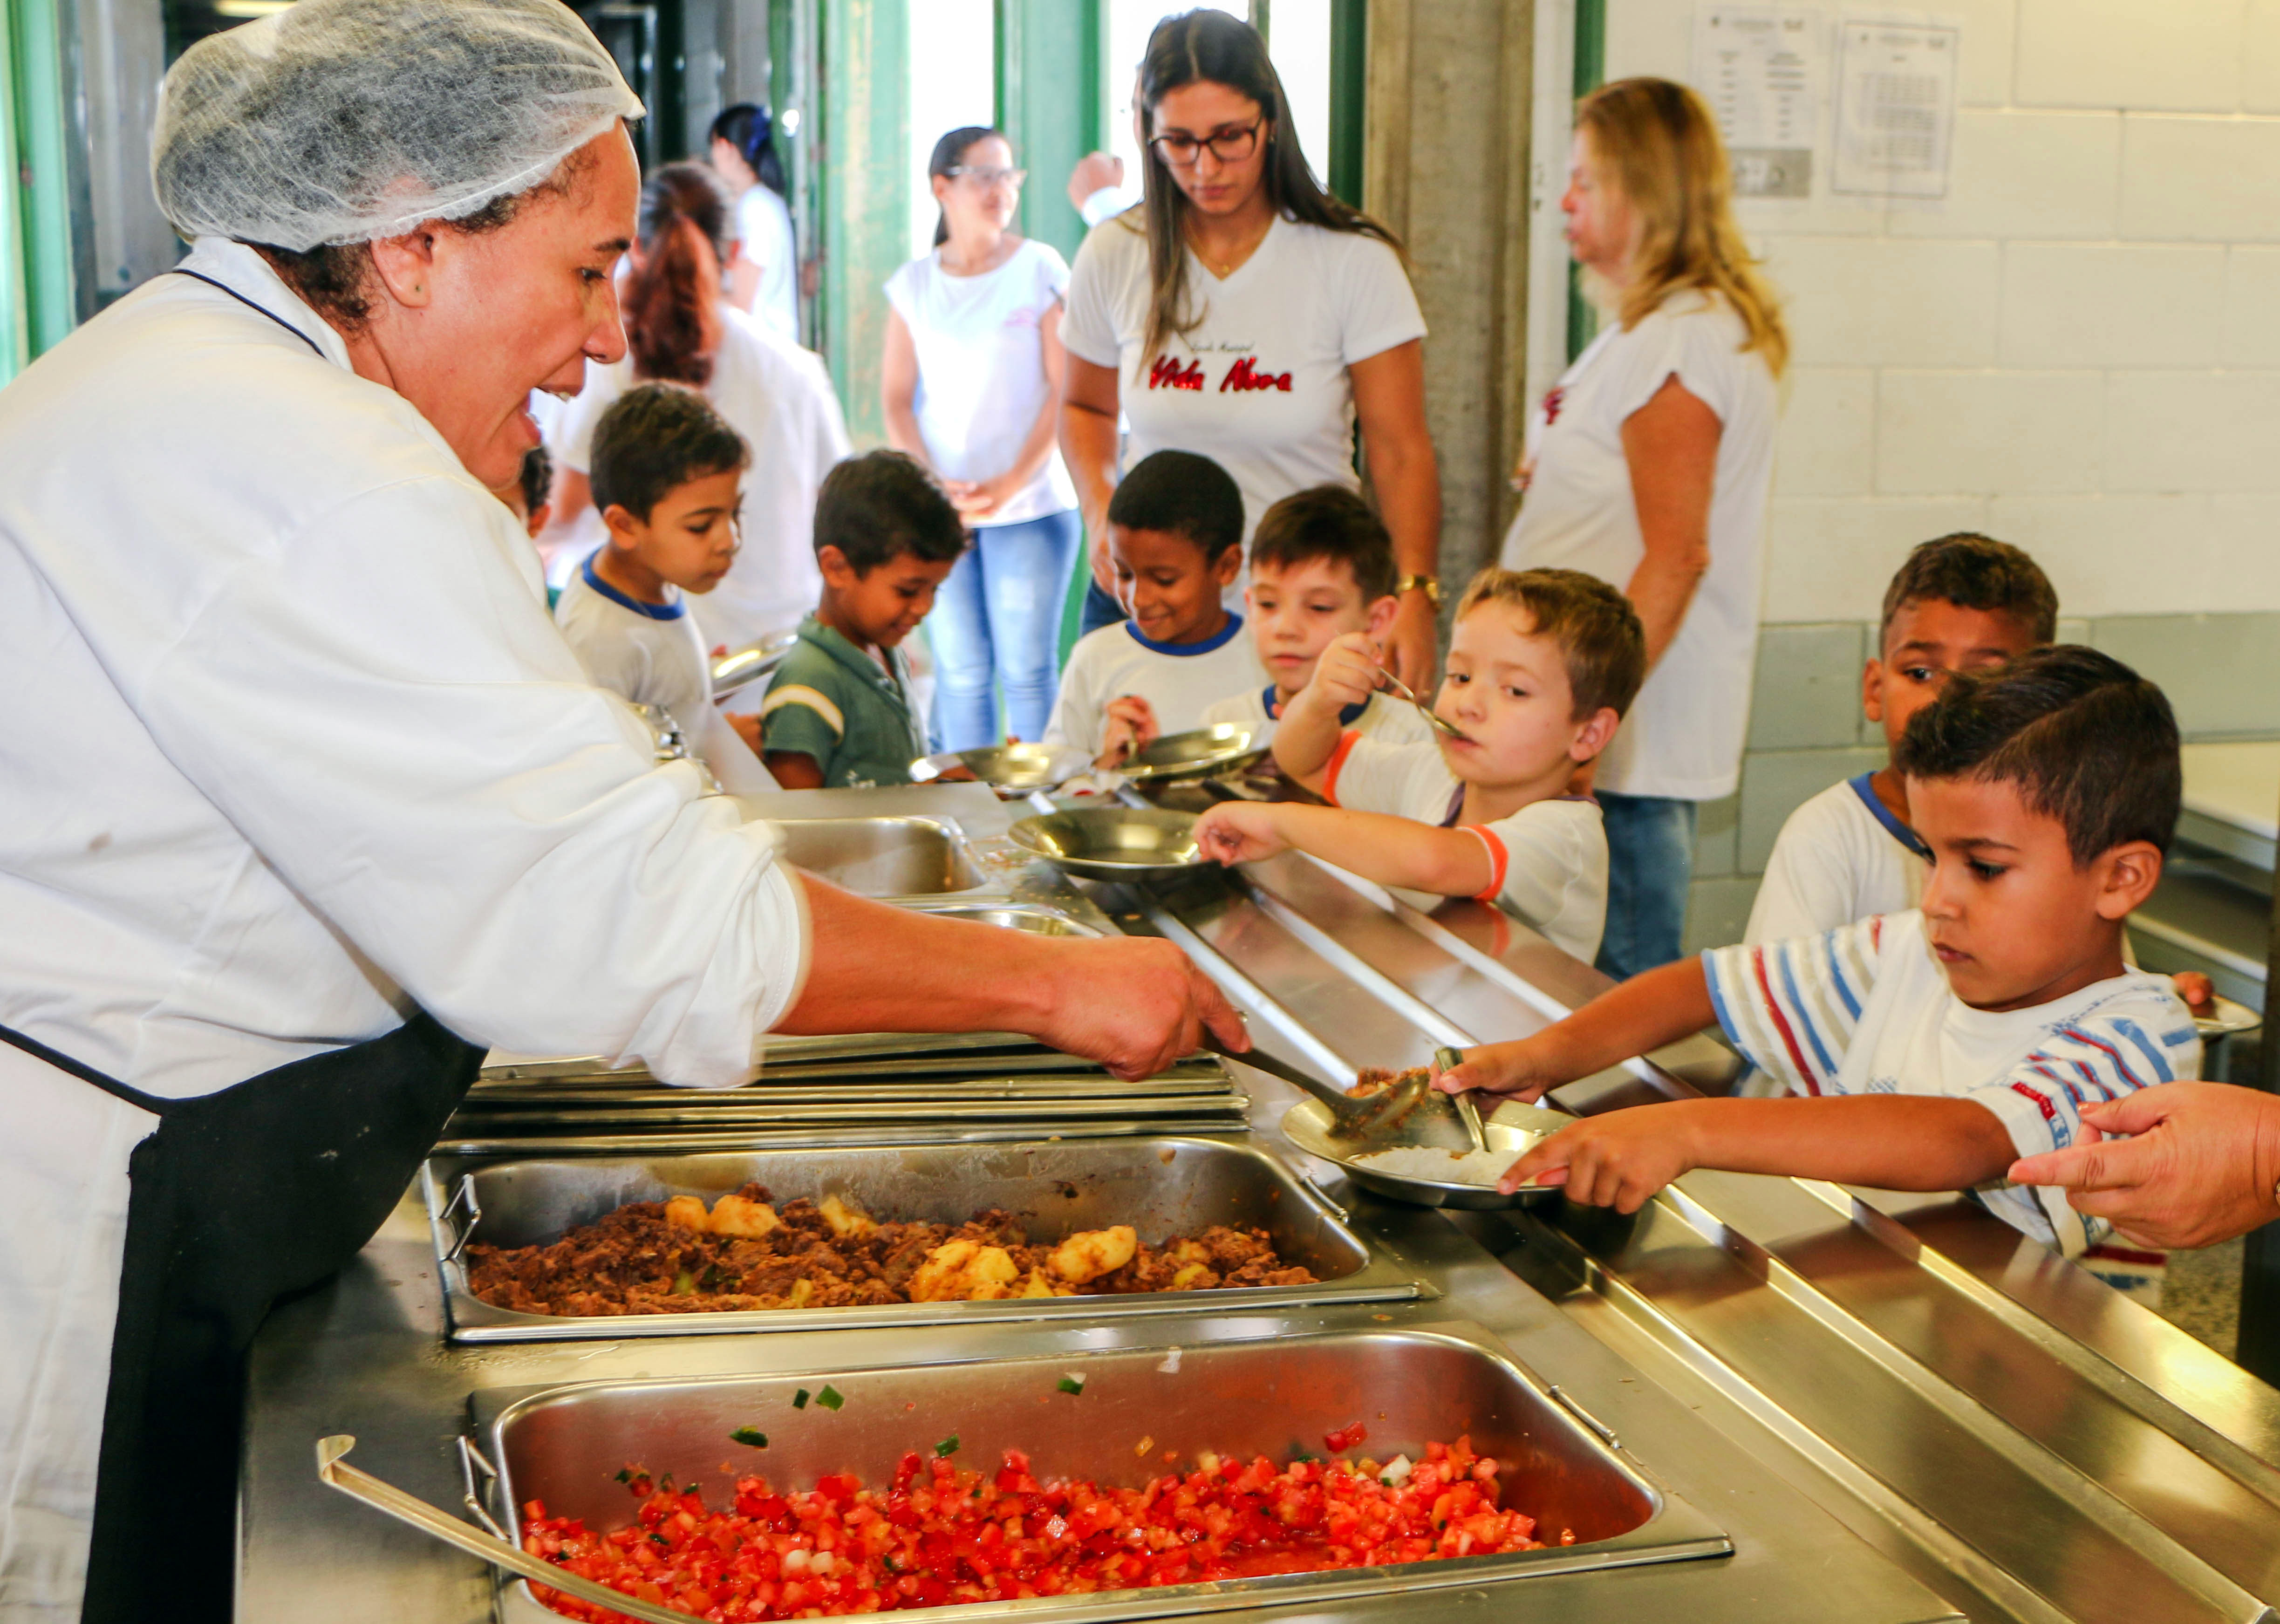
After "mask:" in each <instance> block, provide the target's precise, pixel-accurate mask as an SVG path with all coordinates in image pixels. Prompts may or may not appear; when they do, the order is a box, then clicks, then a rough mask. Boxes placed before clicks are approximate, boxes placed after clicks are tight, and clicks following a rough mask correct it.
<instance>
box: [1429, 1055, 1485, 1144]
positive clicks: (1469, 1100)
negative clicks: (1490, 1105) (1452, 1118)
mask: <svg viewBox="0 0 2280 1624" xmlns="http://www.w3.org/2000/svg"><path fill="white" fill-rule="evenodd" d="M1464 1063H1465V1057H1464V1056H1463V1055H1461V1054H1460V1053H1458V1052H1457V1051H1455V1050H1453V1049H1449V1048H1441V1049H1436V1050H1435V1051H1433V1071H1434V1074H1435V1075H1438V1074H1441V1073H1443V1072H1452V1071H1454V1070H1456V1069H1457V1067H1459V1066H1462V1065H1463V1064H1464ZM1449 1098H1450V1101H1451V1103H1452V1104H1454V1105H1455V1106H1456V1107H1457V1117H1458V1120H1460V1121H1462V1122H1463V1123H1464V1125H1465V1132H1466V1133H1467V1134H1469V1135H1471V1136H1472V1141H1473V1149H1475V1151H1485V1150H1487V1149H1488V1148H1489V1130H1488V1126H1487V1124H1485V1123H1483V1121H1482V1120H1481V1108H1480V1107H1479V1106H1478V1105H1477V1104H1474V1103H1473V1091H1472V1090H1471V1089H1466V1090H1465V1091H1464V1092H1463V1093H1462V1094H1452V1095H1451V1096H1450V1097H1449Z"/></svg>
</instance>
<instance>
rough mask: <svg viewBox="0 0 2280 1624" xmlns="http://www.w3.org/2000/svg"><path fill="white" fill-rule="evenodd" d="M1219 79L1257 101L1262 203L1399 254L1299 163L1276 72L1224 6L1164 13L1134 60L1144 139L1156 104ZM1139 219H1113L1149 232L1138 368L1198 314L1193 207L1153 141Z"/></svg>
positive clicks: (1253, 32) (1376, 227)
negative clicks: (1142, 220) (1194, 306)
mask: <svg viewBox="0 0 2280 1624" xmlns="http://www.w3.org/2000/svg"><path fill="white" fill-rule="evenodd" d="M1206 82H1207V83H1211V84H1215V85H1225V86H1226V87H1227V88H1228V89H1230V90H1235V91H1238V92H1240V93H1241V94H1243V95H1244V96H1249V97H1250V98H1251V99H1252V101H1254V102H1257V103H1258V104H1259V114H1260V116H1261V118H1262V119H1263V120H1264V122H1263V125H1262V127H1261V128H1260V131H1259V139H1260V140H1261V141H1263V142H1266V143H1267V164H1266V173H1264V174H1263V175H1262V176H1261V177H1260V184H1262V185H1263V186H1265V187H1266V189H1267V202H1268V204H1271V205H1272V206H1273V207H1274V209H1275V212H1276V213H1278V214H1280V215H1282V216H1283V219H1290V220H1296V221H1297V222H1298V223H1299V224H1300V225H1305V226H1320V227H1323V228H1324V229H1325V230H1329V231H1351V232H1358V233H1360V235H1363V236H1367V237H1375V238H1376V239H1377V240H1378V241H1379V242H1383V243H1384V244H1385V245H1386V246H1387V247H1389V248H1390V249H1392V250H1393V251H1394V252H1396V253H1397V254H1398V253H1400V252H1401V251H1402V249H1401V239H1400V238H1398V237H1397V236H1395V235H1393V233H1392V232H1390V231H1389V230H1388V229H1387V228H1386V227H1384V226H1383V225H1381V224H1379V223H1378V222H1377V221H1376V220H1374V219H1371V218H1370V217H1369V216H1368V215H1367V214H1364V213H1363V212H1361V211H1360V209H1357V208H1355V207H1353V206H1352V204H1346V203H1342V202H1340V201H1339V200H1338V199H1337V198H1336V197H1333V196H1330V195H1329V193H1328V192H1326V191H1324V190H1323V189H1322V183H1321V181H1317V180H1316V179H1314V172H1313V170H1311V169H1309V168H1308V167H1306V154H1304V153H1303V152H1301V151H1300V150H1298V131H1297V130H1296V129H1295V128H1294V127H1292V126H1291V123H1290V98H1289V97H1287V96H1284V95H1283V78H1282V75H1281V74H1279V73H1276V72H1275V62H1274V58H1271V57H1269V56H1268V55H1267V42H1266V41H1265V40H1263V39H1261V38H1259V30H1258V29H1256V28H1254V27H1252V26H1251V25H1250V24H1249V23H1247V22H1244V20H1243V19H1241V18H1239V17H1230V16H1229V15H1228V14H1227V13H1226V12H1212V11H1195V12H1182V13H1181V14H1180V15H1179V16H1177V17H1167V18H1166V19H1164V20H1163V21H1162V22H1159V23H1158V24H1157V25H1156V31H1155V32H1154V33H1153V34H1151V35H1149V36H1148V54H1147V55H1146V56H1145V57H1144V58H1142V59H1141V63H1140V104H1141V106H1143V107H1144V108H1145V109H1146V110H1147V114H1148V125H1147V129H1146V131H1145V134H1146V135H1154V134H1155V124H1156V104H1157V103H1159V102H1160V101H1162V100H1163V99H1164V97H1165V96H1168V95H1170V94H1171V93H1172V92H1173V91H1175V90H1177V89H1181V88H1182V86H1185V85H1192V84H1198V83H1206ZM1141 175H1142V179H1143V189H1144V196H1146V198H1147V209H1146V217H1147V224H1146V226H1145V227H1138V226H1135V225H1133V224H1132V223H1131V217H1130V216H1129V215H1120V216H1118V219H1119V220H1120V221H1121V223H1122V224H1123V225H1124V227H1125V229H1127V230H1128V231H1135V230H1145V231H1146V232H1147V234H1148V283H1149V293H1148V327H1147V334H1146V336H1145V338H1144V340H1143V342H1142V343H1141V345H1140V366H1141V369H1142V370H1143V371H1145V370H1146V368H1147V367H1148V366H1150V365H1151V364H1152V362H1153V360H1154V359H1155V357H1156V352H1157V351H1158V350H1159V349H1160V348H1161V347H1162V345H1163V343H1164V341H1165V340H1166V339H1167V338H1169V337H1171V336H1172V335H1175V334H1177V335H1179V336H1180V337H1182V338H1185V337H1186V336H1187V335H1189V334H1190V333H1192V332H1194V331H1195V330H1196V327H1198V325H1199V324H1200V323H1201V322H1202V320H1203V315H1202V312H1190V310H1189V308H1188V242H1187V226H1188V211H1189V210H1190V208H1191V207H1193V206H1194V205H1193V204H1190V203H1189V202H1188V195H1187V194H1186V193H1185V192H1183V191H1182V190H1181V189H1180V187H1179V182H1177V181H1175V180H1173V179H1172V172H1171V171H1170V170H1169V169H1167V168H1166V167H1165V166H1164V160H1163V159H1162V158H1159V157H1157V156H1156V149H1155V148H1154V147H1153V146H1152V145H1147V146H1144V148H1143V157H1142V161H1141Z"/></svg>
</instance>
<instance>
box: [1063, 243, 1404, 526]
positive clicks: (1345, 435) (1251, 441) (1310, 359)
mask: <svg viewBox="0 0 2280 1624" xmlns="http://www.w3.org/2000/svg"><path fill="white" fill-rule="evenodd" d="M1140 227H1141V217H1140V215H1139V213H1138V212H1134V213H1131V214H1128V215H1119V216H1117V217H1116V218H1115V219H1109V220H1105V221H1103V222H1102V223H1101V224H1100V225H1098V226H1096V227H1093V229H1092V232H1091V234H1090V235H1088V236H1087V237H1086V238H1085V240H1084V245H1083V246H1082V248H1080V249H1078V250H1077V255H1076V264H1075V266H1074V267H1073V268H1072V269H1071V271H1070V273H1069V286H1068V312H1067V314H1066V315H1065V316H1063V317H1062V318H1061V342H1062V343H1064V344H1066V345H1067V347H1068V352H1069V353H1070V354H1071V355H1073V356H1075V357H1076V358H1078V359H1079V360H1084V361H1090V362H1091V363H1092V364H1093V365H1094V366H1108V367H1113V368H1115V369H1116V373H1117V380H1118V386H1119V392H1120V394H1121V397H1122V404H1123V407H1124V415H1125V419H1126V421H1127V422H1128V424H1129V425H1130V427H1131V432H1130V434H1129V435H1128V436H1127V437H1126V440H1125V446H1124V466H1126V467H1130V466H1132V465H1133V464H1134V463H1136V462H1138V461H1139V460H1140V459H1141V458H1144V457H1146V456H1148V455H1149V454H1150V453H1152V452H1154V451H1161V450H1180V451H1195V452H1198V453H1200V454H1201V455H1203V456H1205V457H1208V458H1211V459H1212V460H1213V461H1214V462H1216V463H1218V464H1219V465H1220V466H1221V467H1222V468H1225V469H1226V470H1227V471H1228V473H1230V474H1231V475H1233V476H1234V479H1235V482H1236V485H1237V486H1238V487H1239V488H1240V489H1242V491H1243V520H1244V524H1243V535H1244V544H1245V545H1246V546H1248V545H1249V543H1250V540H1251V532H1252V527H1254V526H1256V525H1257V524H1258V522H1259V515H1260V514H1261V513H1263V512H1266V511H1267V509H1268V508H1269V507H1271V506H1272V505H1274V504H1275V503H1276V502H1279V501H1281V500H1282V499H1283V497H1284V496H1289V495H1290V494H1291V493H1292V492H1293V491H1299V490H1306V489H1310V488H1311V487H1313V486H1316V485H1344V486H1345V487H1346V488H1347V489H1354V488H1355V487H1356V486H1357V485H1358V484H1359V482H1360V481H1358V479H1357V478H1356V476H1355V473H1354V466H1353V447H1354V405H1353V383H1352V380H1351V379H1350V378H1349V377H1348V376H1347V373H1346V369H1347V368H1348V367H1350V366H1352V365H1353V364H1354V363H1355V362H1356V361H1366V360H1367V359H1368V358H1370V357H1372V356H1374V355H1380V354H1383V352H1384V351H1386V350H1390V349H1392V348H1393V347H1394V346H1395V345H1397V344H1406V343H1408V342H1409V341H1410V340H1411V339H1413V338H1422V337H1423V336H1424V335H1425V318H1424V315H1423V314H1422V312H1420V311H1419V310H1418V308H1417V296H1416V294H1415V293H1414V292H1413V291H1412V290H1411V289H1410V286H1409V277H1408V273H1406V272H1405V271H1404V270H1403V269H1402V268H1401V259H1400V257H1399V256H1398V255H1397V254H1396V253H1395V252H1394V251H1393V250H1392V249H1390V248H1389V247H1387V246H1386V245H1385V244H1384V243H1383V242H1379V241H1378V240H1377V239H1376V238H1375V237H1367V236H1363V235H1360V234H1359V233H1356V232H1350V231H1331V230H1328V229H1326V228H1325V227H1321V226H1303V225H1300V224H1298V223H1297V222H1296V221H1293V220H1290V219H1282V218H1279V217H1278V218H1277V219H1275V223H1274V225H1273V226H1272V227H1269V228H1268V230H1267V239H1266V241H1265V242H1261V243H1260V244H1259V248H1258V250H1257V251H1256V252H1254V253H1253V254H1252V256H1251V258H1249V259H1246V260H1245V261H1244V262H1243V264H1241V265H1240V266H1236V269H1235V273H1234V274H1233V275H1231V276H1229V277H1228V278H1227V279H1226V280H1225V281H1221V279H1219V278H1218V277H1215V276H1213V274H1212V273H1210V272H1209V271H1207V270H1206V269H1205V268H1204V264H1203V262H1202V261H1201V260H1200V259H1198V258H1196V256H1195V254H1194V253H1193V252H1192V251H1190V253H1189V255H1188V298H1189V307H1190V309H1191V310H1199V311H1200V312H1202V316H1203V319H1202V320H1201V321H1200V322H1199V323H1198V325H1197V327H1196V328H1195V330H1194V331H1193V332H1191V333H1190V334H1189V335H1187V336H1186V337H1185V338H1180V337H1177V336H1175V337H1173V338H1170V339H1168V340H1167V341H1166V343H1165V344H1164V346H1163V348H1162V350H1161V352H1160V353H1159V354H1156V355H1152V356H1148V357H1143V356H1142V355H1141V353H1140V343H1141V338H1142V335H1144V333H1145V332H1146V331H1147V327H1148V239H1147V238H1146V237H1145V236H1144V235H1142V234H1141V230H1140Z"/></svg>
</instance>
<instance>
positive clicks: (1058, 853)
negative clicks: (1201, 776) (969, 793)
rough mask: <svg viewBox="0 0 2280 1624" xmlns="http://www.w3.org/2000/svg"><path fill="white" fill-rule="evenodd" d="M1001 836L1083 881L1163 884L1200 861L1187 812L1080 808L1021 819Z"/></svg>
mask: <svg viewBox="0 0 2280 1624" xmlns="http://www.w3.org/2000/svg"><path fill="white" fill-rule="evenodd" d="M1005 833H1006V835H1007V837H1008V838H1009V839H1011V840H1012V841H1013V843H1014V844H1015V845H1017V846H1019V847H1021V849H1022V850H1024V851H1028V852H1029V853H1031V854H1032V855H1034V856H1036V857H1041V858H1044V859H1045V861H1046V862H1048V863H1051V865H1052V866H1054V867H1056V868H1058V869H1060V870H1061V871H1063V872H1064V873H1067V874H1082V875H1083V876H1084V877H1085V878H1086V879H1088V880H1117V881H1124V882H1126V883H1130V882H1131V881H1136V880H1162V879H1167V878H1169V877H1170V876H1172V875H1174V874H1184V873H1186V872H1187V871H1188V870H1189V869H1190V868H1193V867H1195V866H1197V865H1198V862H1199V861H1200V858H1198V855H1197V852H1196V820H1195V817H1194V814H1192V813H1190V812H1159V811H1156V810H1154V809H1152V808H1151V809H1145V810H1144V809H1142V808H1140V807H1136V806H1084V807H1078V808H1076V809H1075V810H1073V811H1069V812H1049V813H1046V814H1044V815H1043V816H1041V817H1036V818H1024V819H1022V820H1021V821H1020V822H1019V823H1017V824H1015V825H1014V826H1013V827H1012V828H1010V829H1008V830H1007V831H1006V832H1005Z"/></svg>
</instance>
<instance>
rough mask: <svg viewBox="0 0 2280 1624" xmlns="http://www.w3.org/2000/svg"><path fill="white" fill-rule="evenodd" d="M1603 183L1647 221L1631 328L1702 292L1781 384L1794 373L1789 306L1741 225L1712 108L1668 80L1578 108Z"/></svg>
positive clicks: (1634, 270)
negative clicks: (1721, 307) (1786, 372)
mask: <svg viewBox="0 0 2280 1624" xmlns="http://www.w3.org/2000/svg"><path fill="white" fill-rule="evenodd" d="M1575 127H1576V128H1577V129H1579V130H1583V131H1588V132H1589V133H1590V135H1591V156H1592V158H1593V160H1594V161H1595V162H1596V163H1597V164H1598V166H1599V169H1600V172H1601V175H1600V178H1601V181H1602V182H1603V183H1604V184H1607V185H1611V186H1613V187H1614V189H1617V190H1618V191H1620V192H1621V193H1622V195H1623V198H1624V200H1625V201H1626V202H1628V203H1629V204H1630V207H1631V212H1632V216H1633V218H1634V219H1636V220H1637V226H1638V240H1637V242H1635V243H1634V244H1633V245H1632V248H1631V280H1630V284H1629V286H1628V287H1627V288H1625V289H1624V290H1623V295H1622V299H1621V304H1619V305H1618V307H1617V310H1616V315H1617V317H1618V318H1619V319H1621V322H1622V324H1623V326H1624V327H1626V328H1629V327H1637V325H1638V324H1639V322H1640V321H1641V320H1642V319H1645V317H1647V316H1650V315H1652V314H1653V313H1654V312H1656V311H1658V310H1660V309H1661V308H1662V305H1663V302H1664V301H1665V300H1667V299H1668V298H1669V297H1670V296H1671V295H1672V294H1674V293H1677V292H1679V291H1681V290H1682V289H1689V288H1696V289H1701V290H1702V291H1703V292H1705V293H1707V294H1716V295H1719V296H1722V297H1723V298H1724V299H1725V301H1726V303H1727V304H1729V305H1730V306H1732V308H1733V312H1734V313H1735V314H1736V315H1737V316H1739V317H1740V318H1741V319H1742V325H1743V326H1744V327H1745V328H1746V329H1747V330H1748V333H1749V337H1748V339H1747V340H1746V341H1745V343H1743V345H1742V349H1743V350H1744V351H1745V352H1747V351H1749V350H1758V351H1760V353H1762V354H1763V355H1764V356H1765V358H1766V365H1767V366H1768V367H1769V368H1770V369H1771V370H1772V372H1773V374H1774V376H1775V377H1776V378H1778V377H1780V376H1781V374H1782V369H1783V367H1784V366H1787V365H1788V364H1789V329H1788V328H1787V327H1785V326H1784V325H1783V321H1782V313H1781V301H1780V299H1779V298H1778V297H1777V296H1775V293H1774V290H1773V288H1772V285H1771V284H1770V283H1768V281H1766V279H1765V277H1764V275H1763V274H1762V273H1760V271H1759V269H1758V262H1757V261H1756V260H1755V259H1754V258H1752V257H1751V255H1750V249H1749V244H1748V243H1747V242H1745V241H1744V240H1743V237H1742V230H1741V227H1739V226H1737V225H1736V224H1735V222H1734V176H1733V172H1732V171H1731V170H1730V169H1729V168H1728V167H1727V164H1726V144H1725V142H1723V141H1722V140H1720V139H1719V135H1718V125H1717V121H1716V120H1715V119H1713V118H1712V117H1711V116H1710V109H1709V108H1708V107H1707V106H1706V105H1705V104H1703V101H1702V98H1701V97H1700V96H1697V95H1696V94H1695V93H1694V92H1693V91H1691V90H1690V89H1687V88H1686V87H1685V86H1684V85H1681V84H1674V83H1672V82H1671V81H1669V80H1668V79H1618V80H1616V81H1614V83H1612V84H1605V85H1601V86H1600V87H1599V88H1598V89H1596V90H1594V91H1592V92H1591V94H1590V95H1589V96H1585V97H1584V98H1583V100H1582V101H1581V102H1579V103H1577V104H1576V105H1575Z"/></svg>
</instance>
